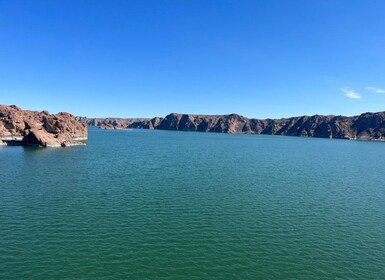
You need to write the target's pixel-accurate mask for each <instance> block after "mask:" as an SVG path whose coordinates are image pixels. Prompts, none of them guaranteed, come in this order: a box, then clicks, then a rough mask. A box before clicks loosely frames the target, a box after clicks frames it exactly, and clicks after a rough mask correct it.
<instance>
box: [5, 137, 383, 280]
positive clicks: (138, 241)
mask: <svg viewBox="0 0 385 280" xmlns="http://www.w3.org/2000/svg"><path fill="white" fill-rule="evenodd" d="M89 137H90V139H89V141H88V145H87V146H84V147H82V146H80V147H72V148H57V149H55V148H52V149H36V148H24V147H1V148H0V162H1V169H0V186H1V187H0V279H74V278H76V279H79V278H80V279H89V278H93V279H95V278H103V279H123V278H131V279H162V278H163V279H210V278H211V279H332V278H333V279H336V278H340V279H347V278H349V279H384V278H385V266H384V264H385V161H384V159H385V143H377V142H360V141H345V140H329V139H310V138H296V137H280V136H261V135H226V134H215V133H192V132H172V131H149V130H133V131H105V130H98V129H90V132H89Z"/></svg>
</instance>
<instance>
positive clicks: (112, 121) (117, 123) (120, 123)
mask: <svg viewBox="0 0 385 280" xmlns="http://www.w3.org/2000/svg"><path fill="white" fill-rule="evenodd" d="M76 120H77V121H79V122H81V123H83V124H86V125H92V126H98V127H99V128H102V129H126V128H129V127H130V126H132V125H133V126H135V127H136V126H138V127H139V126H140V124H144V123H146V122H147V121H149V120H150V119H146V118H130V119H124V118H87V117H76ZM143 128H147V127H143Z"/></svg>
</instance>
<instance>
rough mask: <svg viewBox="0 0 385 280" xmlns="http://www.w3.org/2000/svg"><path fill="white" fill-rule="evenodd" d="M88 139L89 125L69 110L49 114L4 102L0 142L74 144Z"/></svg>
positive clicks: (1, 106) (44, 145) (1, 107)
mask: <svg viewBox="0 0 385 280" xmlns="http://www.w3.org/2000/svg"><path fill="white" fill-rule="evenodd" d="M82 140H87V126H86V125H84V124H82V123H80V122H78V121H77V120H76V119H75V117H74V116H73V115H71V114H68V113H58V114H56V115H52V114H49V113H48V112H47V111H42V112H37V111H28V110H22V109H20V108H18V107H17V106H14V105H11V106H6V105H0V142H1V143H3V142H6V143H12V142H15V141H16V142H19V143H20V144H21V145H25V146H41V147H54V146H71V145H79V144H82V142H80V141H82Z"/></svg>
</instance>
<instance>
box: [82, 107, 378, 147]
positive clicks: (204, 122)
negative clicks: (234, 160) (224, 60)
mask: <svg viewBox="0 0 385 280" xmlns="http://www.w3.org/2000/svg"><path fill="white" fill-rule="evenodd" d="M77 119H78V120H79V121H80V122H82V123H84V124H88V125H94V126H98V127H100V128H104V129H125V128H144V129H161V130H181V131H201V132H219V133H247V134H268V135H288V136H303V137H319V138H336V139H351V140H355V139H358V140H377V141H385V112H378V113H364V114H361V115H359V116H352V117H346V116H334V115H328V116H323V115H314V116H300V117H292V118H281V119H248V118H246V117H244V116H241V115H238V114H230V115H191V114H178V113H172V114H169V115H167V116H166V117H164V118H161V117H155V118H152V119H146V118H141V119H138V118H135V119H133V118H131V119H124V118H105V119H103V118H85V117H78V118H77Z"/></svg>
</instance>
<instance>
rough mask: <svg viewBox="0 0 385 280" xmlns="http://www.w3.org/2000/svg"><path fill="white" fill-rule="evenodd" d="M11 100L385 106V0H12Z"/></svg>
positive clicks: (238, 109)
mask: <svg viewBox="0 0 385 280" xmlns="http://www.w3.org/2000/svg"><path fill="white" fill-rule="evenodd" d="M0 104H8V105H10V104H16V105H17V106H19V107H21V108H23V109H30V110H39V111H40V110H48V111H50V112H51V113H57V112H60V111H66V112H70V113H72V114H74V115H78V116H88V117H154V116H165V115H167V114H169V113H171V112H179V113H191V114H230V113H238V114H241V115H244V116H247V117H252V118H280V117H290V116H299V115H314V114H334V115H348V116H350V115H357V114H360V113H363V112H376V111H385V1H383V0H370V1H367V0H362V1H361V0H349V1H344V0H338V1H332V0H330V1H328V0H311V1H309V0H282V1H279V0H264V1H261V0H251V1H246V0H231V1H230V0H138V1H131V0H122V1H117V0H108V1H107V0H105V1H102V0H89V1H86V0H75V1H71V0H66V1H59V0H47V1H41V0H34V1H26V0H0Z"/></svg>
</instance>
